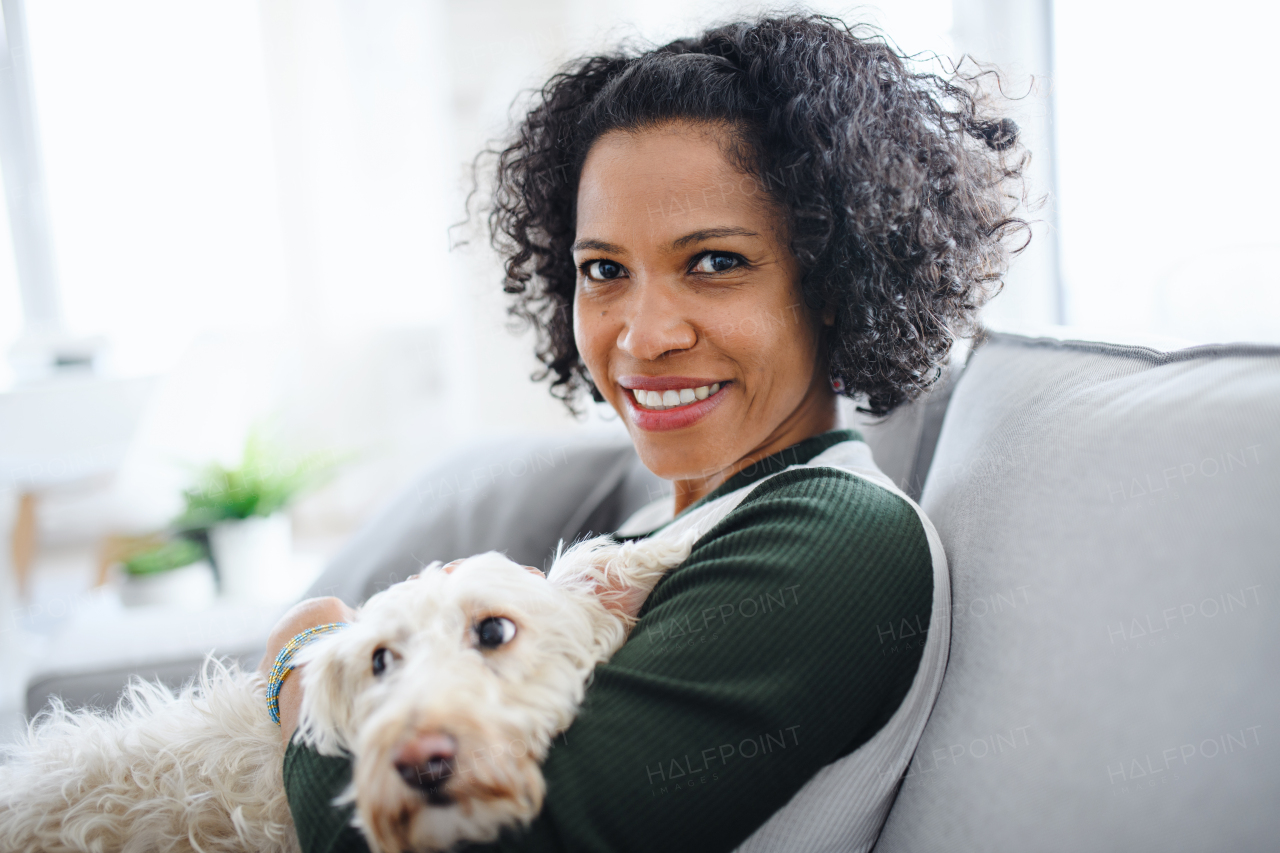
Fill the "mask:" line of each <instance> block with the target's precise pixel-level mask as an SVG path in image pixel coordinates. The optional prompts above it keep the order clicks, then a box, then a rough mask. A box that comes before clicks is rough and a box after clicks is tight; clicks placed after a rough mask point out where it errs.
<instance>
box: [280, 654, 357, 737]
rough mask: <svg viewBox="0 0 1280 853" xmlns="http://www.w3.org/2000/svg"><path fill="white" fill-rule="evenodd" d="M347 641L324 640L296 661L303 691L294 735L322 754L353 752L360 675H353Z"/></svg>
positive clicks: (296, 676) (296, 675)
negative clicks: (355, 702) (352, 739)
mask: <svg viewBox="0 0 1280 853" xmlns="http://www.w3.org/2000/svg"><path fill="white" fill-rule="evenodd" d="M345 639H347V638H345V637H343V636H341V635H336V636H332V637H324V638H322V639H320V640H316V641H315V642H314V643H312V644H311V645H310V646H308V647H307V648H304V649H302V650H301V651H300V652H298V656H297V659H296V660H297V666H299V667H301V669H300V670H299V671H297V672H295V673H293V674H292V677H294V678H298V677H301V678H302V689H303V692H302V707H301V709H300V710H299V713H298V730H297V732H296V734H295V735H294V736H295V737H297V738H298V739H299V740H301V741H302V742H303V743H305V744H307V745H308V746H312V747H314V748H315V749H316V751H317V752H319V753H320V754H321V755H341V754H342V753H343V751H344V750H346V751H349V750H350V748H351V737H350V736H351V735H353V734H354V732H352V731H351V729H352V727H353V718H354V713H355V707H354V701H353V700H354V697H355V695H356V691H357V690H358V689H359V685H358V684H357V683H356V682H358V680H359V679H358V675H359V674H358V673H354V672H352V671H351V667H350V666H349V665H348V664H347V662H346V660H345V658H346V656H347V655H348V654H349V653H350V646H351V643H350V642H343V640H345ZM348 682H350V683H348Z"/></svg>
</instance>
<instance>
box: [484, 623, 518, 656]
mask: <svg viewBox="0 0 1280 853" xmlns="http://www.w3.org/2000/svg"><path fill="white" fill-rule="evenodd" d="M515 636H516V623H514V622H512V621H511V620H510V619H508V618H507V617H505V616H490V617H489V618H487V619H481V620H480V624H478V625H476V638H477V639H478V640H479V643H480V648H482V649H496V648H498V646H502V645H506V644H507V643H509V642H511V641H512V640H513V639H515Z"/></svg>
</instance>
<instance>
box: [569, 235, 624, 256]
mask: <svg viewBox="0 0 1280 853" xmlns="http://www.w3.org/2000/svg"><path fill="white" fill-rule="evenodd" d="M587 249H593V250H595V251H597V252H610V253H612V254H615V255H621V254H625V253H626V251H627V250H626V249H624V248H622V247H621V246H619V245H618V244H617V243H607V242H605V241H604V240H591V239H587V240H578V241H576V242H575V243H574V244H573V246H572V247H571V251H574V252H581V251H585V250H587Z"/></svg>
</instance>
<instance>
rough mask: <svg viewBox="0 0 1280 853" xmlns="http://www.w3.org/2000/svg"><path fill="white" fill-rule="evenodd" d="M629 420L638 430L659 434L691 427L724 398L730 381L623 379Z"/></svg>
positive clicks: (673, 378)
mask: <svg viewBox="0 0 1280 853" xmlns="http://www.w3.org/2000/svg"><path fill="white" fill-rule="evenodd" d="M619 384H620V385H621V386H622V388H623V390H624V391H625V392H626V393H625V396H626V399H627V409H628V413H629V414H630V415H631V421H632V422H633V423H634V424H635V425H636V426H638V427H640V429H643V430H646V431H649V432H662V431H666V430H672V429H681V428H683V427H687V426H691V425H693V424H695V423H697V422H698V421H700V420H702V419H703V418H704V417H706V416H707V415H708V414H709V413H710V412H711V411H712V410H713V409H714V408H715V407H716V406H718V405H720V402H721V401H722V400H723V399H724V393H723V392H724V390H725V389H727V388H728V387H729V386H730V385H731V384H732V383H730V382H707V381H706V380H705V379H702V380H699V379H687V378H685V377H681V376H635V377H623V379H622V380H621V381H620V382H619Z"/></svg>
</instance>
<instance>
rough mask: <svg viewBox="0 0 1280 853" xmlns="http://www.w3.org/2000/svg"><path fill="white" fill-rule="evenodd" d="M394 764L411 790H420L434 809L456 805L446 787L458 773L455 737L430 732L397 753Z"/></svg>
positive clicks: (419, 736) (407, 744)
mask: <svg viewBox="0 0 1280 853" xmlns="http://www.w3.org/2000/svg"><path fill="white" fill-rule="evenodd" d="M393 763H394V764H395V767H396V772H398V773H399V774H400V778H401V779H403V780H404V783H405V784H406V785H408V786H409V787H410V788H413V789H415V790H417V791H421V792H422V794H423V795H424V796H425V797H426V798H427V802H428V803H430V804H431V805H433V806H445V805H449V804H450V803H451V802H453V800H452V798H451V797H450V796H449V795H448V794H447V793H446V792H445V790H444V788H445V784H446V783H447V782H448V781H449V779H450V778H451V777H452V776H453V775H454V774H455V773H457V772H458V742H457V741H456V740H455V739H454V738H453V736H452V735H448V734H444V733H443V732H431V733H429V734H424V735H418V736H416V737H414V738H413V739H412V740H409V741H407V742H406V743H404V744H402V745H401V746H400V748H399V749H397V750H396V754H395V758H394V759H393Z"/></svg>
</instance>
